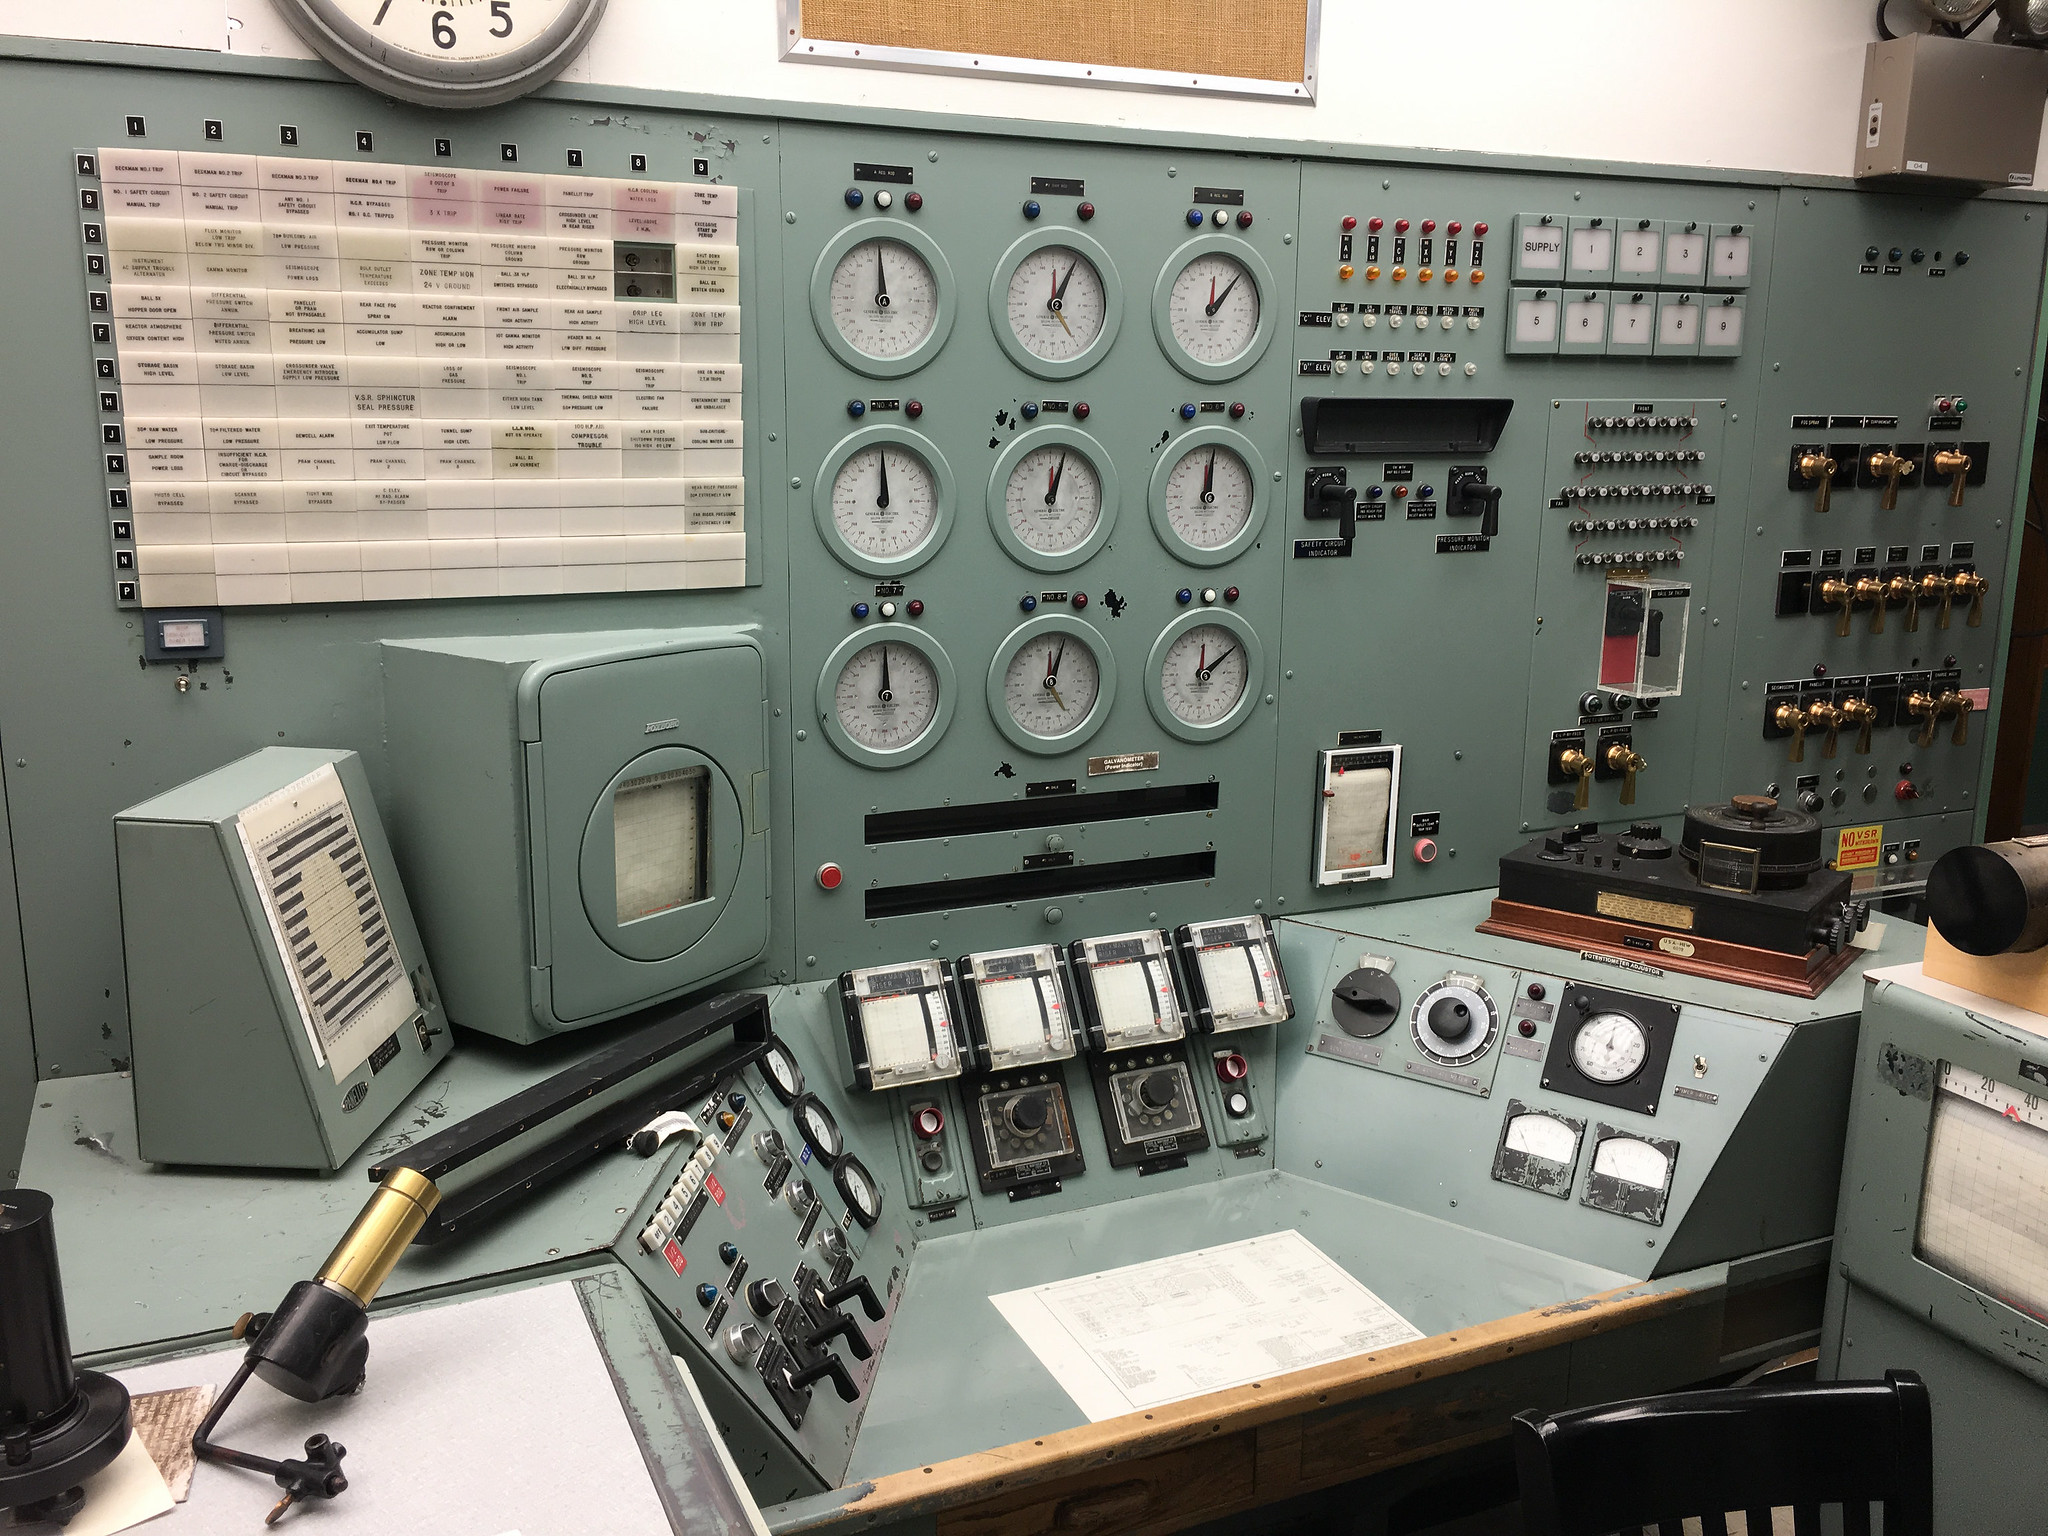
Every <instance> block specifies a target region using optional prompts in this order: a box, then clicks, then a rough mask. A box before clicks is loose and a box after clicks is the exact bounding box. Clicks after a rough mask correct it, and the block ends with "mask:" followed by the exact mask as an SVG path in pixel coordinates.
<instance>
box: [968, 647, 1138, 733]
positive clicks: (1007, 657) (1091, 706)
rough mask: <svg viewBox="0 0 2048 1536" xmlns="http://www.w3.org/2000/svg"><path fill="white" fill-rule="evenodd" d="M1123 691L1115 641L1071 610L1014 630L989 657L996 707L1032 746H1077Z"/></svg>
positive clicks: (993, 713)
mask: <svg viewBox="0 0 2048 1536" xmlns="http://www.w3.org/2000/svg"><path fill="white" fill-rule="evenodd" d="M1115 696H1116V672H1115V668H1114V663H1113V662H1112V660H1111V659H1110V650H1109V645H1108V642H1107V641H1105V640H1104V639H1103V638H1102V635H1101V633H1100V632H1099V631H1098V630H1096V629H1095V627H1094V626H1093V625H1090V624H1088V623H1085V622H1084V621H1082V620H1080V619H1076V618H1071V617H1069V616H1068V615H1065V614H1047V615H1045V616H1044V617H1041V618H1036V619H1030V620H1027V621H1026V622H1025V623H1023V624H1020V625H1018V626H1017V628H1015V629H1014V630H1012V631H1011V632H1010V634H1009V636H1008V637H1007V638H1006V639H1005V640H1004V641H1003V643H1002V645H1001V646H999V647H998V648H997V650H996V655H995V659H994V661H993V662H991V663H990V665H989V676H988V706H989V715H990V717H991V718H992V719H993V720H994V721H995V723H996V728H997V729H998V730H1000V731H1001V732H1002V733H1003V734H1004V735H1005V736H1007V737H1008V738H1009V739H1010V740H1011V741H1012V742H1014V743H1015V744H1016V745H1018V746H1020V747H1022V748H1024V750H1025V751H1027V752H1046V753H1052V752H1064V751H1067V750H1068V749H1069V748H1072V747H1078V746H1079V745H1081V743H1082V742H1084V741H1086V740H1087V739H1088V738H1089V737H1090V736H1093V735H1094V734H1095V731H1096V728H1097V727H1099V726H1100V725H1101V724H1102V721H1103V719H1104V717H1105V716H1107V715H1108V713H1109V706H1110V702H1111V700H1112V699H1114V698H1115Z"/></svg>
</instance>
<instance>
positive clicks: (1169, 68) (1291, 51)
mask: <svg viewBox="0 0 2048 1536" xmlns="http://www.w3.org/2000/svg"><path fill="white" fill-rule="evenodd" d="M780 11H781V16H782V57H783V58H784V59H786V60H802V61H810V62H831V63H840V64H870V65H878V66H882V67H886V68H891V69H904V68H910V69H930V70H940V71H945V72H948V73H960V74H986V75H996V76H1002V77H1007V78H1013V79H1017V78H1023V79H1048V80H1058V81H1061V82H1063V83H1068V84H1095V85H1110V86H1136V87H1139V88H1141V89H1151V90H1183V91H1210V92H1215V93H1218V94H1224V95H1237V96H1263V97H1275V98H1281V99H1288V100H1297V101H1304V102H1306V101H1313V100H1314V99H1315V63H1316V60H1315V54H1316V43H1317V34H1318V31H1319V28H1320V20H1321V0H1229V3H1226V0H1033V3H1032V4H1030V5H1022V6H1020V5H1017V4H1015V3H1012V0H921V3H920V4H918V5H915V6H909V5H904V4H902V3H901V0H781V4H780Z"/></svg>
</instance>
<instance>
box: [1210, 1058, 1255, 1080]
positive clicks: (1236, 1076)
mask: <svg viewBox="0 0 2048 1536" xmlns="http://www.w3.org/2000/svg"><path fill="white" fill-rule="evenodd" d="M1251 1071H1252V1064H1251V1063H1250V1062H1248V1061H1246V1060H1245V1059H1244V1057H1242V1056H1241V1055H1239V1054H1238V1053H1237V1052H1236V1051H1229V1052H1226V1053H1225V1054H1223V1055H1221V1056H1218V1057H1217V1058H1216V1078H1217V1081H1219V1082H1223V1083H1241V1082H1243V1081H1244V1080H1245V1079H1246V1078H1247V1077H1249V1076H1251Z"/></svg>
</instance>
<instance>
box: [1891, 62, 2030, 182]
mask: <svg viewBox="0 0 2048 1536" xmlns="http://www.w3.org/2000/svg"><path fill="white" fill-rule="evenodd" d="M2044 98H2048V56H2044V55H2043V54H2042V53H2040V52H2039V51H2038V50H2036V49H2032V48H2015V47H1999V46H1996V45H1989V44H1985V43H1977V42H1965V41H1963V40H1961V39H1959V38H1952V37H1936V36H1934V35H1932V34H1919V33H1916V34H1914V35H1912V36H1908V37H1900V38H1895V39H1893V40H1891V41H1889V42H1878V43H1872V44H1870V45H1869V47H1867V48H1865V49H1864V51H1863V120H1862V121H1861V122H1860V123H1859V124H1858V125H1857V140H1856V178H1857V180H1859V181H1876V182H1882V183H1886V184H1891V185H1904V184H1909V183H1917V184H1919V185H1923V186H1924V185H1926V184H1928V183H1930V182H1931V183H1933V184H1934V185H1935V186H1936V187H1938V188H1939V187H1946V188H1948V189H1949V190H1953V191H1959V192H1963V191H1972V190H1976V189H1980V188H1983V187H2031V186H2032V185H2033V184H2034V160H2035V157H2036V155H2037V154H2038V153H2039V150H2040V144H2041V103H2042V101H2043V99H2044Z"/></svg>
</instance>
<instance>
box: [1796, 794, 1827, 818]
mask: <svg viewBox="0 0 2048 1536" xmlns="http://www.w3.org/2000/svg"><path fill="white" fill-rule="evenodd" d="M1824 803H1825V802H1824V801H1823V800H1822V799H1821V797H1820V796H1819V795H1817V794H1815V793H1814V792H1813V791H1812V790H1810V789H1804V790H1801V791H1800V792H1799V809H1801V810H1802V811H1806V812H1808V813H1814V812H1818V811H1819V810H1820V808H1821V806H1822V805H1823V804H1824Z"/></svg>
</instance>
